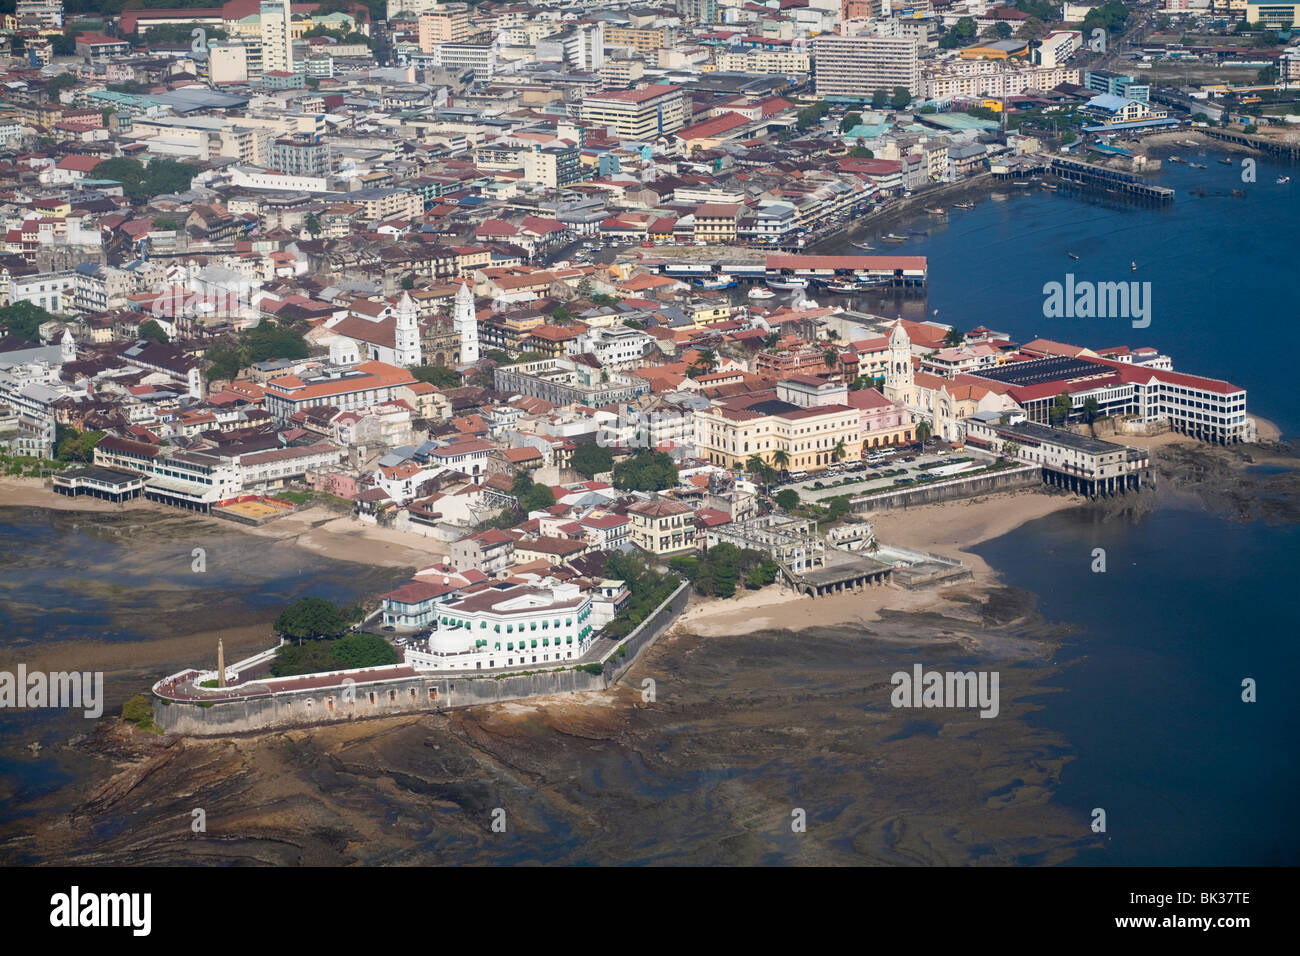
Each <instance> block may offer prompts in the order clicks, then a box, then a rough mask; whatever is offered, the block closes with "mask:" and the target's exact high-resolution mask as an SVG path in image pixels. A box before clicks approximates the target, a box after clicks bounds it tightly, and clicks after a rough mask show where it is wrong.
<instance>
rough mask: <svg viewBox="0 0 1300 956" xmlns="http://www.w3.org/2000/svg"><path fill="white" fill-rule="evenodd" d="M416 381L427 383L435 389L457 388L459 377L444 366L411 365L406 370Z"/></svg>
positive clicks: (454, 371) (453, 370)
mask: <svg viewBox="0 0 1300 956" xmlns="http://www.w3.org/2000/svg"><path fill="white" fill-rule="evenodd" d="M407 371H408V372H410V373H411V375H412V376H414V377H415V378H416V380H418V381H421V382H428V383H429V384H430V385H432V386H434V387H435V388H459V387H460V384H461V382H460V375H459V374H458V373H457V372H456V370H455V369H451V368H448V367H447V366H445V365H412V366H410V367H409V368H407Z"/></svg>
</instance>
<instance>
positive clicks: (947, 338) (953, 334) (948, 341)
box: [943, 325, 966, 347]
mask: <svg viewBox="0 0 1300 956" xmlns="http://www.w3.org/2000/svg"><path fill="white" fill-rule="evenodd" d="M965 340H966V336H964V335H962V334H961V332H960V331H959V330H958V329H957V327H956V326H955V325H954V326H953V327H952V328H950V329H949V330H948V331H947V332H945V333H944V334H943V344H944V345H950V346H954V347H955V346H958V345H961V343H962V342H964V341H965Z"/></svg>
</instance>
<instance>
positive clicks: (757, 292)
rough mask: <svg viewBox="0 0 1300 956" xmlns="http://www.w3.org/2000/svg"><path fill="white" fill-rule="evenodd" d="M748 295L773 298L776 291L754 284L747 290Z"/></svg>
mask: <svg viewBox="0 0 1300 956" xmlns="http://www.w3.org/2000/svg"><path fill="white" fill-rule="evenodd" d="M749 297H750V298H751V299H775V298H776V293H775V292H773V291H772V290H771V289H764V288H763V287H762V286H761V285H756V286H754V288H752V289H750V290H749Z"/></svg>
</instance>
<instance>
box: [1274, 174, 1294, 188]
mask: <svg viewBox="0 0 1300 956" xmlns="http://www.w3.org/2000/svg"><path fill="white" fill-rule="evenodd" d="M1290 181H1291V177H1290V176H1279V177H1277V184H1278V185H1279V186H1285V185H1286V184H1287V183H1289V182H1290Z"/></svg>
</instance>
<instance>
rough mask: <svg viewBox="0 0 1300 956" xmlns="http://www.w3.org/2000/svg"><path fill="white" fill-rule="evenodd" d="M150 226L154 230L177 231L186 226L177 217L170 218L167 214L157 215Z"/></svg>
mask: <svg viewBox="0 0 1300 956" xmlns="http://www.w3.org/2000/svg"><path fill="white" fill-rule="evenodd" d="M149 228H150V230H151V231H153V232H176V231H178V230H180V229H182V228H184V226H183V225H182V224H181V223H179V222H177V221H176V220H175V219H169V218H168V217H166V216H155V217H154V220H153V222H152V223H150V224H149Z"/></svg>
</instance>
